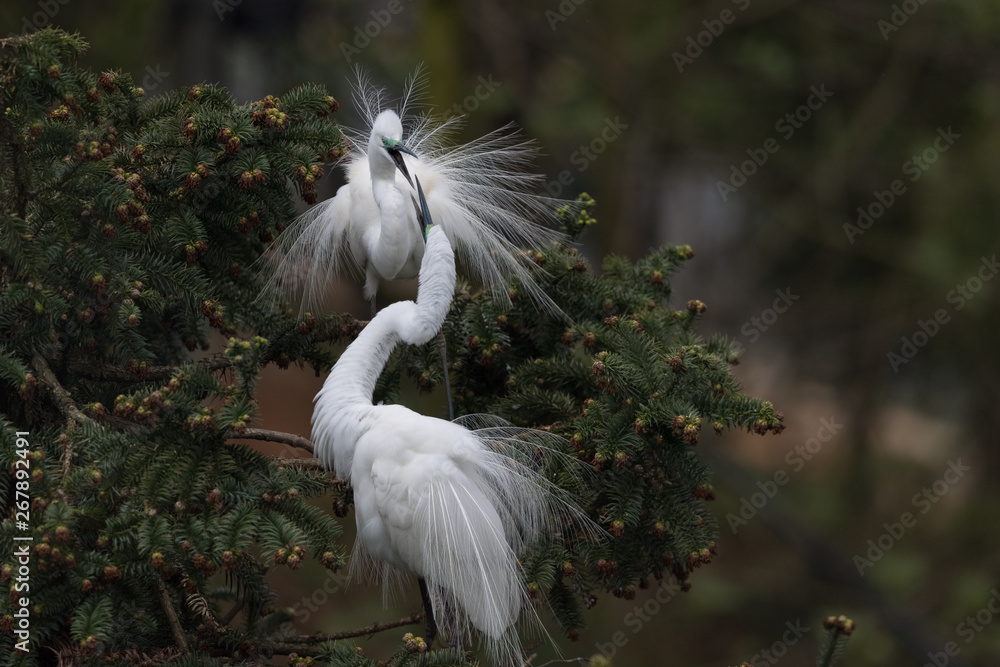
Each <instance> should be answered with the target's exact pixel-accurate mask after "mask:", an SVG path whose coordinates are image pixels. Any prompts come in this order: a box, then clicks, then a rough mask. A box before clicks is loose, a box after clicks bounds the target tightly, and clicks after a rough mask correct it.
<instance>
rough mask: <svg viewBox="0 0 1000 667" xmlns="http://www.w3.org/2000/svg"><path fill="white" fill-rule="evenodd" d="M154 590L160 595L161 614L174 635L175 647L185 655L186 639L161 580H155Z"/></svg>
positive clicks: (186, 648)
mask: <svg viewBox="0 0 1000 667" xmlns="http://www.w3.org/2000/svg"><path fill="white" fill-rule="evenodd" d="M156 588H157V592H158V593H159V594H160V604H161V605H163V612H164V613H165V614H166V615H167V621H168V622H169V623H170V631H171V632H172V633H173V635H174V641H175V642H177V646H178V648H180V649H181V651H183V652H184V653H187V652H188V645H187V638H186V637H185V636H184V629H183V628H182V627H181V622H180V620H178V618H177V610H176V609H174V603H173V602H171V600H170V594H169V593H168V592H167V587H166V586H164V585H163V580H162V579H157V580H156Z"/></svg>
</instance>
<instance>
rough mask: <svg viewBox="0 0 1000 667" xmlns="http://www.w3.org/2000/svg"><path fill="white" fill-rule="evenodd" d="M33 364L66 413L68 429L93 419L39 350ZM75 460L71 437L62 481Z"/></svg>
mask: <svg viewBox="0 0 1000 667" xmlns="http://www.w3.org/2000/svg"><path fill="white" fill-rule="evenodd" d="M31 364H32V365H33V366H34V367H35V372H36V373H37V374H38V378H39V379H40V380H41V381H42V382H43V383H44V384H46V385H48V387H49V389H51V390H52V397H53V399H54V400H55V402H56V405H57V406H58V407H59V411H60V412H62V413H63V414H64V415H66V427H67V429H75V428H76V427H77V425H79V424H86V423H88V422H91V421H93V420H91V419H90V417H88V416H87V415H85V414H83V413H82V412H81V411H80V408H79V407H77V405H76V401H74V400H73V397H72V396H71V395H70V393H69V392H68V391H66V389H65V388H64V387H63V386H62V385H61V384H60V383H59V380H58V379H57V378H56V375H55V373H53V372H52V369H51V368H49V364H48V362H47V361H45V357H43V356H42V355H41V354H39V353H38V352H36V353H35V356H34V357H32V359H31ZM72 461H73V440H72V438H70V439H69V440H68V441H67V443H66V448H65V451H64V452H63V462H62V481H63V482H64V483H65V481H66V478H67V477H68V476H69V471H70V464H71V463H72Z"/></svg>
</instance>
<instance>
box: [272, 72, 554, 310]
mask: <svg viewBox="0 0 1000 667" xmlns="http://www.w3.org/2000/svg"><path fill="white" fill-rule="evenodd" d="M423 84H424V81H423V77H421V76H420V74H419V72H418V74H417V75H415V76H414V77H413V78H411V79H410V80H409V82H408V83H407V86H406V91H405V94H404V96H403V99H402V101H401V103H400V105H399V107H398V109H399V111H398V113H397V111H396V110H394V109H390V108H388V106H389V105H388V104H387V102H386V100H385V94H384V91H383V90H381V89H378V88H375V87H374V86H372V85H371V84H370V83H369V81H368V80H367V78H365V77H364V76H363V75H359V83H358V85H357V87H356V91H357V94H356V96H355V100H356V102H357V104H358V107H359V108H360V110H361V111H362V113H363V115H364V117H365V121H366V126H367V127H366V128H364V129H362V130H361V131H352V130H349V129H346V128H345V130H344V132H345V134H346V135H347V136H348V138H349V139H350V140H351V146H352V149H351V151H350V153H349V154H348V155H347V156H346V157H345V158H344V159H345V166H346V172H347V183H346V184H345V185H343V186H342V187H341V188H340V189H339V190H338V191H337V194H336V196H334V197H333V198H331V199H328V200H326V201H325V202H321V203H320V204H318V205H316V206H314V207H312V208H311V209H309V210H308V211H306V212H305V213H304V214H303V215H301V216H300V217H299V218H297V219H296V220H295V221H294V222H293V223H292V224H291V225H290V226H289V228H288V229H286V230H285V231H284V232H283V233H282V234H281V236H279V237H278V239H277V241H276V242H275V249H274V252H272V253H271V266H270V270H269V273H270V275H269V276H268V278H269V280H268V282H269V284H270V287H271V289H272V290H277V291H278V292H279V293H280V294H284V295H286V296H292V297H293V298H295V299H297V300H300V302H301V303H302V307H303V308H304V309H306V310H313V309H315V308H316V307H317V305H318V304H319V303H320V302H321V301H322V299H323V297H324V295H325V293H326V291H327V289H328V288H329V287H330V285H332V284H333V283H334V281H335V280H336V279H337V278H338V277H340V276H342V275H344V274H346V273H353V274H355V275H358V276H364V296H365V298H366V299H368V300H369V301H372V302H373V303H374V299H375V295H376V294H377V292H378V288H379V284H380V283H381V282H382V281H385V280H396V279H403V278H415V277H416V276H417V273H418V271H419V269H420V260H421V258H422V257H423V254H424V242H423V239H422V238H421V234H420V232H419V225H418V222H417V218H416V211H415V210H414V208H413V207H412V206H410V193H412V192H413V189H412V185H411V183H410V174H413V175H414V176H418V177H419V178H420V181H421V183H422V185H423V188H424V191H425V195H426V201H427V206H428V210H429V211H430V213H431V215H432V216H433V219H434V222H435V224H436V225H438V226H440V227H441V229H442V230H443V231H444V232H445V234H446V235H447V236H448V238H449V240H450V241H451V243H452V246H453V248H454V250H455V251H456V252H457V254H458V258H459V260H460V264H461V266H462V267H463V268H464V270H465V273H466V274H467V275H468V277H469V278H470V279H472V280H473V281H475V282H478V283H480V284H482V285H483V286H484V287H485V288H486V289H489V290H491V291H493V292H494V293H495V294H496V295H497V296H499V297H501V298H507V297H508V284H509V282H510V280H511V279H516V280H517V281H518V282H519V283H520V285H521V289H522V291H523V292H525V293H526V296H528V297H529V298H531V299H532V300H533V301H534V302H535V303H537V304H538V305H540V306H542V307H543V308H545V309H547V310H549V311H551V312H558V311H559V309H558V307H556V306H555V304H554V303H553V302H552V301H551V299H550V298H549V297H548V296H547V295H546V294H545V293H544V291H543V290H542V289H541V288H540V287H539V286H538V285H537V284H536V282H535V279H534V272H536V271H538V270H539V269H538V267H536V266H535V265H534V264H532V263H531V262H527V261H524V258H523V252H524V251H523V248H539V247H542V246H544V245H546V244H549V243H553V242H560V241H561V240H562V235H561V234H560V233H558V232H556V231H555V230H552V229H549V228H547V227H545V226H542V225H540V224H538V223H537V222H536V221H537V220H545V219H551V218H552V216H553V213H552V211H553V210H554V208H555V206H554V201H553V200H551V199H548V198H545V197H541V196H537V195H535V194H532V190H533V189H535V188H536V187H537V186H539V185H540V184H541V180H542V179H541V176H538V175H534V174H530V173H527V172H525V167H526V166H527V165H528V164H530V163H531V161H532V159H533V157H534V154H535V148H534V146H533V145H532V144H531V143H530V142H527V141H524V140H522V139H521V138H520V137H519V135H518V133H517V132H516V131H515V130H514V128H513V127H512V126H510V125H508V126H505V127H503V128H500V129H499V130H496V131H494V132H491V133H489V134H487V135H485V136H483V137H481V138H479V139H477V140H475V141H472V142H470V143H468V144H464V145H453V144H451V143H450V142H449V141H448V136H449V135H451V134H453V133H454V132H455V130H456V129H457V128H458V127H459V126H460V124H461V122H462V120H461V117H459V116H452V117H450V118H447V119H433V118H431V117H429V116H426V115H424V116H417V115H414V114H412V113H410V111H409V106H410V105H411V104H412V102H413V99H414V98H415V97H419V95H420V88H421V87H422V86H423ZM404 135H405V136H404ZM404 141H405V143H404Z"/></svg>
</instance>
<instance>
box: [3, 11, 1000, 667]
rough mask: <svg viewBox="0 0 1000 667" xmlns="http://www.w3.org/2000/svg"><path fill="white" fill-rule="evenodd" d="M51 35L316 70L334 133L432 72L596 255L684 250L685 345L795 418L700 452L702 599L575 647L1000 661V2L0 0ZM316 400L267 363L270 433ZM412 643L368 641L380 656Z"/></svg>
mask: <svg viewBox="0 0 1000 667" xmlns="http://www.w3.org/2000/svg"><path fill="white" fill-rule="evenodd" d="M43 25H55V26H59V27H62V28H65V29H68V30H71V31H79V32H80V33H81V34H83V35H84V36H85V37H86V38H87V39H88V40H89V42H90V44H91V49H90V51H89V53H88V54H87V57H86V63H87V64H88V65H89V66H90V67H92V68H93V69H95V70H104V69H109V68H121V69H123V70H125V71H127V72H129V73H131V74H132V76H133V78H134V79H135V80H136V81H137V82H139V85H142V86H143V87H144V88H145V90H146V91H147V94H149V95H150V96H152V95H156V94H158V93H161V92H164V91H167V90H171V89H175V88H180V87H187V86H190V85H192V84H196V83H199V82H202V81H211V82H218V83H221V84H223V85H225V86H227V87H229V88H230V89H231V90H232V91H233V93H234V94H235V96H236V97H237V98H238V99H239V100H241V101H251V100H256V99H260V98H262V97H263V96H264V95H267V94H279V95H280V94H281V93H282V92H283V91H285V90H287V89H288V88H290V87H292V86H295V85H297V84H299V83H301V82H304V81H314V82H319V83H323V84H325V85H326V86H327V88H328V89H329V91H330V92H331V94H333V95H334V96H335V97H336V98H337V99H338V100H339V101H340V103H341V110H340V112H339V115H340V120H341V122H342V123H344V124H346V125H349V126H350V125H354V126H356V125H357V124H358V123H359V120H358V115H356V114H355V113H354V109H353V104H352V100H351V91H350V87H349V81H350V80H352V78H353V74H352V68H353V67H354V66H355V65H360V66H362V67H363V68H365V69H366V70H367V71H368V72H369V73H370V74H371V75H372V77H373V78H374V80H375V81H377V82H380V83H382V84H384V85H385V86H386V87H388V88H389V89H390V91H391V92H393V93H398V92H399V91H401V89H402V82H403V80H404V78H405V77H406V76H407V75H408V74H410V73H412V72H413V70H414V69H415V68H416V67H417V65H418V64H419V63H425V64H426V65H427V67H428V69H429V71H430V88H429V98H428V102H429V103H430V104H431V105H433V107H434V109H435V110H436V111H438V112H440V113H445V114H447V113H451V112H452V111H455V110H457V111H461V112H463V113H465V114H467V117H468V123H467V126H466V128H465V130H464V131H463V133H462V134H463V136H462V139H464V140H468V139H472V138H474V137H476V136H479V135H480V134H483V133H484V132H486V131H489V130H491V129H493V128H495V127H498V126H499V125H502V124H503V123H505V122H507V121H509V120H514V121H516V122H517V123H518V124H519V125H520V126H521V127H522V128H523V129H524V132H525V134H526V135H527V136H529V137H531V138H534V139H535V140H537V142H538V143H539V146H540V148H541V149H542V152H543V155H542V156H541V158H540V159H539V162H538V165H537V170H538V171H539V172H540V173H542V174H544V175H545V179H546V182H547V185H546V188H547V189H548V190H549V193H550V194H552V195H553V196H558V197H566V198H572V197H575V196H576V195H577V194H578V193H580V192H589V193H590V194H591V195H593V196H594V197H595V198H596V199H597V202H598V210H597V217H598V218H599V220H600V222H601V224H599V225H598V226H597V227H596V228H594V229H592V230H591V231H589V232H588V233H587V235H586V236H585V238H584V241H585V252H586V254H587V255H588V256H589V257H591V258H592V259H593V260H594V261H595V263H597V262H599V260H600V258H601V257H603V256H604V255H606V254H608V253H619V254H625V255H628V256H630V257H632V258H638V257H640V256H642V255H643V254H645V252H646V251H647V250H648V249H650V248H652V247H654V246H657V245H660V244H662V243H686V244H690V245H691V246H693V247H694V249H695V252H696V255H697V258H696V260H695V261H694V262H692V263H691V265H690V268H689V269H687V270H686V271H685V272H684V273H682V274H681V275H680V276H679V277H678V279H677V280H676V282H675V289H676V293H677V298H678V301H679V302H683V301H686V300H687V299H690V298H697V299H701V300H702V301H704V302H706V303H707V304H708V312H707V313H706V315H705V318H704V322H703V325H702V331H703V332H704V333H705V334H710V333H714V332H721V333H724V334H726V335H728V336H730V337H731V338H732V339H733V340H735V341H737V342H739V343H740V344H742V345H743V347H744V348H745V352H744V353H743V356H742V364H741V365H740V366H738V367H737V368H736V372H737V374H738V375H739V376H740V378H741V379H742V381H743V382H744V384H745V386H746V388H747V389H748V390H749V391H750V393H752V394H754V395H757V396H760V397H764V398H767V399H770V400H772V401H773V402H774V403H775V404H776V405H777V406H778V407H779V408H780V409H782V410H783V411H784V413H785V418H786V423H787V424H788V428H787V430H786V431H785V432H784V433H783V434H782V435H780V436H778V437H774V436H769V437H767V438H759V437H757V436H752V435H746V434H740V433H726V434H725V435H724V436H723V437H722V438H714V437H713V438H704V439H703V440H702V444H701V445H700V447H701V450H702V453H703V454H704V455H705V456H706V457H707V458H708V460H709V461H710V463H711V465H712V466H713V467H714V469H715V470H716V471H717V472H716V478H715V488H716V492H717V494H718V500H717V502H716V503H715V504H714V511H715V513H716V516H717V518H718V520H719V528H720V536H719V540H718V547H719V555H718V557H717V558H716V559H715V561H714V562H713V563H712V564H711V565H709V566H707V567H706V568H704V569H703V570H701V571H700V572H698V573H697V575H696V576H695V577H693V579H692V584H693V587H692V589H691V591H690V592H687V593H684V594H676V595H674V594H673V592H672V591H670V590H667V589H664V590H660V591H657V589H656V586H657V585H656V584H655V582H654V583H653V584H652V586H651V589H650V590H646V591H640V595H639V596H638V597H637V598H636V599H635V600H632V601H625V600H618V599H615V598H612V597H611V596H609V595H604V596H601V597H600V600H599V602H598V605H597V606H596V608H595V609H593V610H592V611H591V612H589V615H588V623H589V629H588V630H586V631H584V632H583V633H582V636H581V639H580V640H579V641H578V642H576V643H571V642H569V641H567V640H562V641H561V642H560V643H561V645H562V647H563V651H564V653H565V655H566V656H567V657H577V656H590V655H591V654H594V653H596V652H599V651H601V650H603V651H604V652H605V653H606V654H607V655H609V656H612V657H613V660H614V664H615V665H617V666H620V667H627V666H629V665H652V664H656V665H684V666H691V667H695V666H708V665H712V666H715V665H718V666H724V665H730V664H738V663H739V662H740V661H741V660H751V659H753V661H754V663H755V664H756V665H758V666H760V665H769V664H787V665H805V664H812V662H813V660H814V659H815V655H816V652H817V644H818V641H819V638H820V635H821V625H820V621H821V619H822V617H823V616H825V615H828V614H831V613H844V614H847V615H848V616H850V617H851V618H852V619H854V620H855V621H856V623H857V624H858V628H859V629H858V630H857V632H856V633H855V635H854V636H853V638H852V639H851V641H850V643H849V644H848V652H847V654H846V657H845V661H844V664H849V665H862V666H868V665H924V664H937V665H943V664H950V665H994V664H1000V613H997V612H994V611H993V610H992V609H991V608H990V605H992V608H993V609H996V610H998V611H1000V592H998V590H1000V558H998V554H1000V548H998V547H1000V530H998V523H1000V509H998V500H1000V491H998V486H997V484H996V483H995V482H996V480H997V479H998V478H1000V446H998V432H1000V400H998V398H1000V389H998V387H1000V354H998V353H997V343H998V336H997V331H998V329H1000V317H998V310H997V306H998V296H997V295H998V290H997V286H998V285H1000V280H997V279H994V278H996V274H997V271H998V270H1000V265H998V264H997V262H996V260H995V257H996V255H997V254H1000V253H998V250H1000V247H998V246H1000V225H998V224H997V223H998V211H1000V187H998V186H997V184H996V182H997V180H998V174H1000V159H998V156H1000V123H998V120H1000V116H998V114H1000V2H996V1H995V0H952V1H947V0H926V1H925V2H921V1H920V0H901V1H899V2H896V3H890V2H888V1H866V0H834V1H831V2H824V3H808V2H794V1H789V0H772V1H770V2H768V1H765V0H723V1H720V2H707V3H700V2H699V3H696V2H677V1H668V0H664V1H662V2H648V1H640V0H618V1H617V2H600V1H599V0H550V1H548V2H546V1H540V2H527V1H524V0H518V1H508V2H500V1H499V0H468V1H466V2H461V3H459V2H443V1H430V0H428V1H423V0H374V1H372V2H340V1H328V2H321V1H320V0H291V1H287V2H264V1H260V0H242V1H241V0H214V1H210V0H200V1H196V0H186V1H176V2H166V1H163V0H159V1H148V2H141V1H136V0H132V1H125V0H120V1H85V0H36V1H35V2H29V1H26V0H5V2H4V3H3V4H2V5H0V33H2V34H4V35H6V34H9V33H18V32H23V31H25V30H33V29H36V28H38V27H41V26H43ZM340 178H341V176H340V174H339V173H334V174H331V175H330V176H328V177H327V178H326V179H324V180H325V181H326V183H325V184H324V189H323V190H322V191H321V196H330V195H331V194H332V193H333V192H334V191H335V187H336V186H337V185H338V184H339V180H338V179H340ZM345 293H346V294H350V299H349V300H347V301H345V302H344V305H343V307H344V308H354V309H356V310H358V311H359V314H362V315H363V314H364V312H365V308H366V307H365V305H364V303H363V302H361V300H360V289H359V288H357V287H355V286H350V285H346V286H345ZM320 384H321V378H315V377H313V375H312V374H311V373H309V372H296V371H294V370H293V371H277V370H274V369H269V370H268V372H267V373H266V374H265V379H264V381H263V382H262V383H261V395H260V401H261V411H262V417H263V422H264V423H263V426H264V427H266V428H274V429H278V430H286V431H291V432H299V433H303V434H306V433H308V431H309V424H308V420H309V416H310V414H311V399H312V396H313V395H314V394H315V392H316V390H317V389H318V388H319V386H320ZM420 400H423V401H425V402H427V404H431V405H432V408H431V409H434V407H433V405H436V403H437V402H438V401H439V397H436V396H435V397H424V398H422V399H420ZM990 480H994V481H993V482H991V481H990ZM346 523H347V524H352V523H353V521H351V519H350V518H348V519H347V520H346ZM347 527H348V529H350V528H351V526H350V525H348V526H347ZM347 540H348V541H350V540H352V537H351V536H350V534H348V536H347ZM869 541H870V542H869ZM312 565H314V564H312V563H311V564H310V567H306V568H303V570H302V571H300V572H298V573H283V574H284V576H283V578H280V579H278V578H276V579H275V583H276V586H277V587H278V592H279V596H280V597H279V602H278V604H279V605H284V606H295V605H298V606H297V607H295V608H296V610H297V612H298V613H297V616H296V625H295V627H296V630H297V631H299V632H302V633H308V632H315V631H324V632H335V631H339V630H347V629H351V628H354V627H360V626H364V625H368V624H369V623H371V622H373V621H375V620H392V619H395V618H399V617H402V616H405V615H407V614H408V613H410V612H411V611H415V610H416V609H418V607H419V603H418V599H417V597H416V594H415V587H413V588H414V592H412V593H408V594H407V595H405V596H402V599H400V600H397V601H394V602H393V605H392V606H391V608H390V609H388V610H383V608H382V606H381V596H380V594H379V592H378V591H377V589H375V588H371V587H367V586H364V585H354V586H351V587H350V588H349V589H348V590H347V592H346V593H345V592H344V591H343V581H342V580H341V579H340V578H333V579H324V576H325V575H324V572H325V571H322V570H321V568H318V567H312ZM334 589H336V592H335V593H332V594H331V593H330V591H333V590H334ZM657 594H658V595H657ZM307 601H308V602H307ZM796 625H798V626H799V627H800V630H799V631H798V632H795V633H793V632H791V631H790V630H789V628H791V627H796ZM803 626H804V627H805V628H808V631H804V632H803V631H802V630H801V627H803ZM414 629H415V628H414ZM402 632H403V630H393V631H389V632H388V633H386V634H387V635H389V636H388V637H376V638H374V639H372V640H370V641H363V642H362V644H363V645H364V646H365V647H366V650H368V651H370V653H371V654H372V655H373V656H375V657H380V656H381V657H384V656H385V655H387V651H388V649H387V648H386V646H389V645H393V644H395V642H396V641H397V639H398V636H399V635H400V634H402ZM800 636H801V638H800ZM949 642H954V644H953V645H949ZM765 649H766V650H768V651H773V652H769V653H768V654H762V653H761V651H762V650H765ZM949 649H950V651H951V653H952V654H953V655H948V654H947V653H948V650H949ZM538 661H539V662H540V661H541V659H538Z"/></svg>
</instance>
